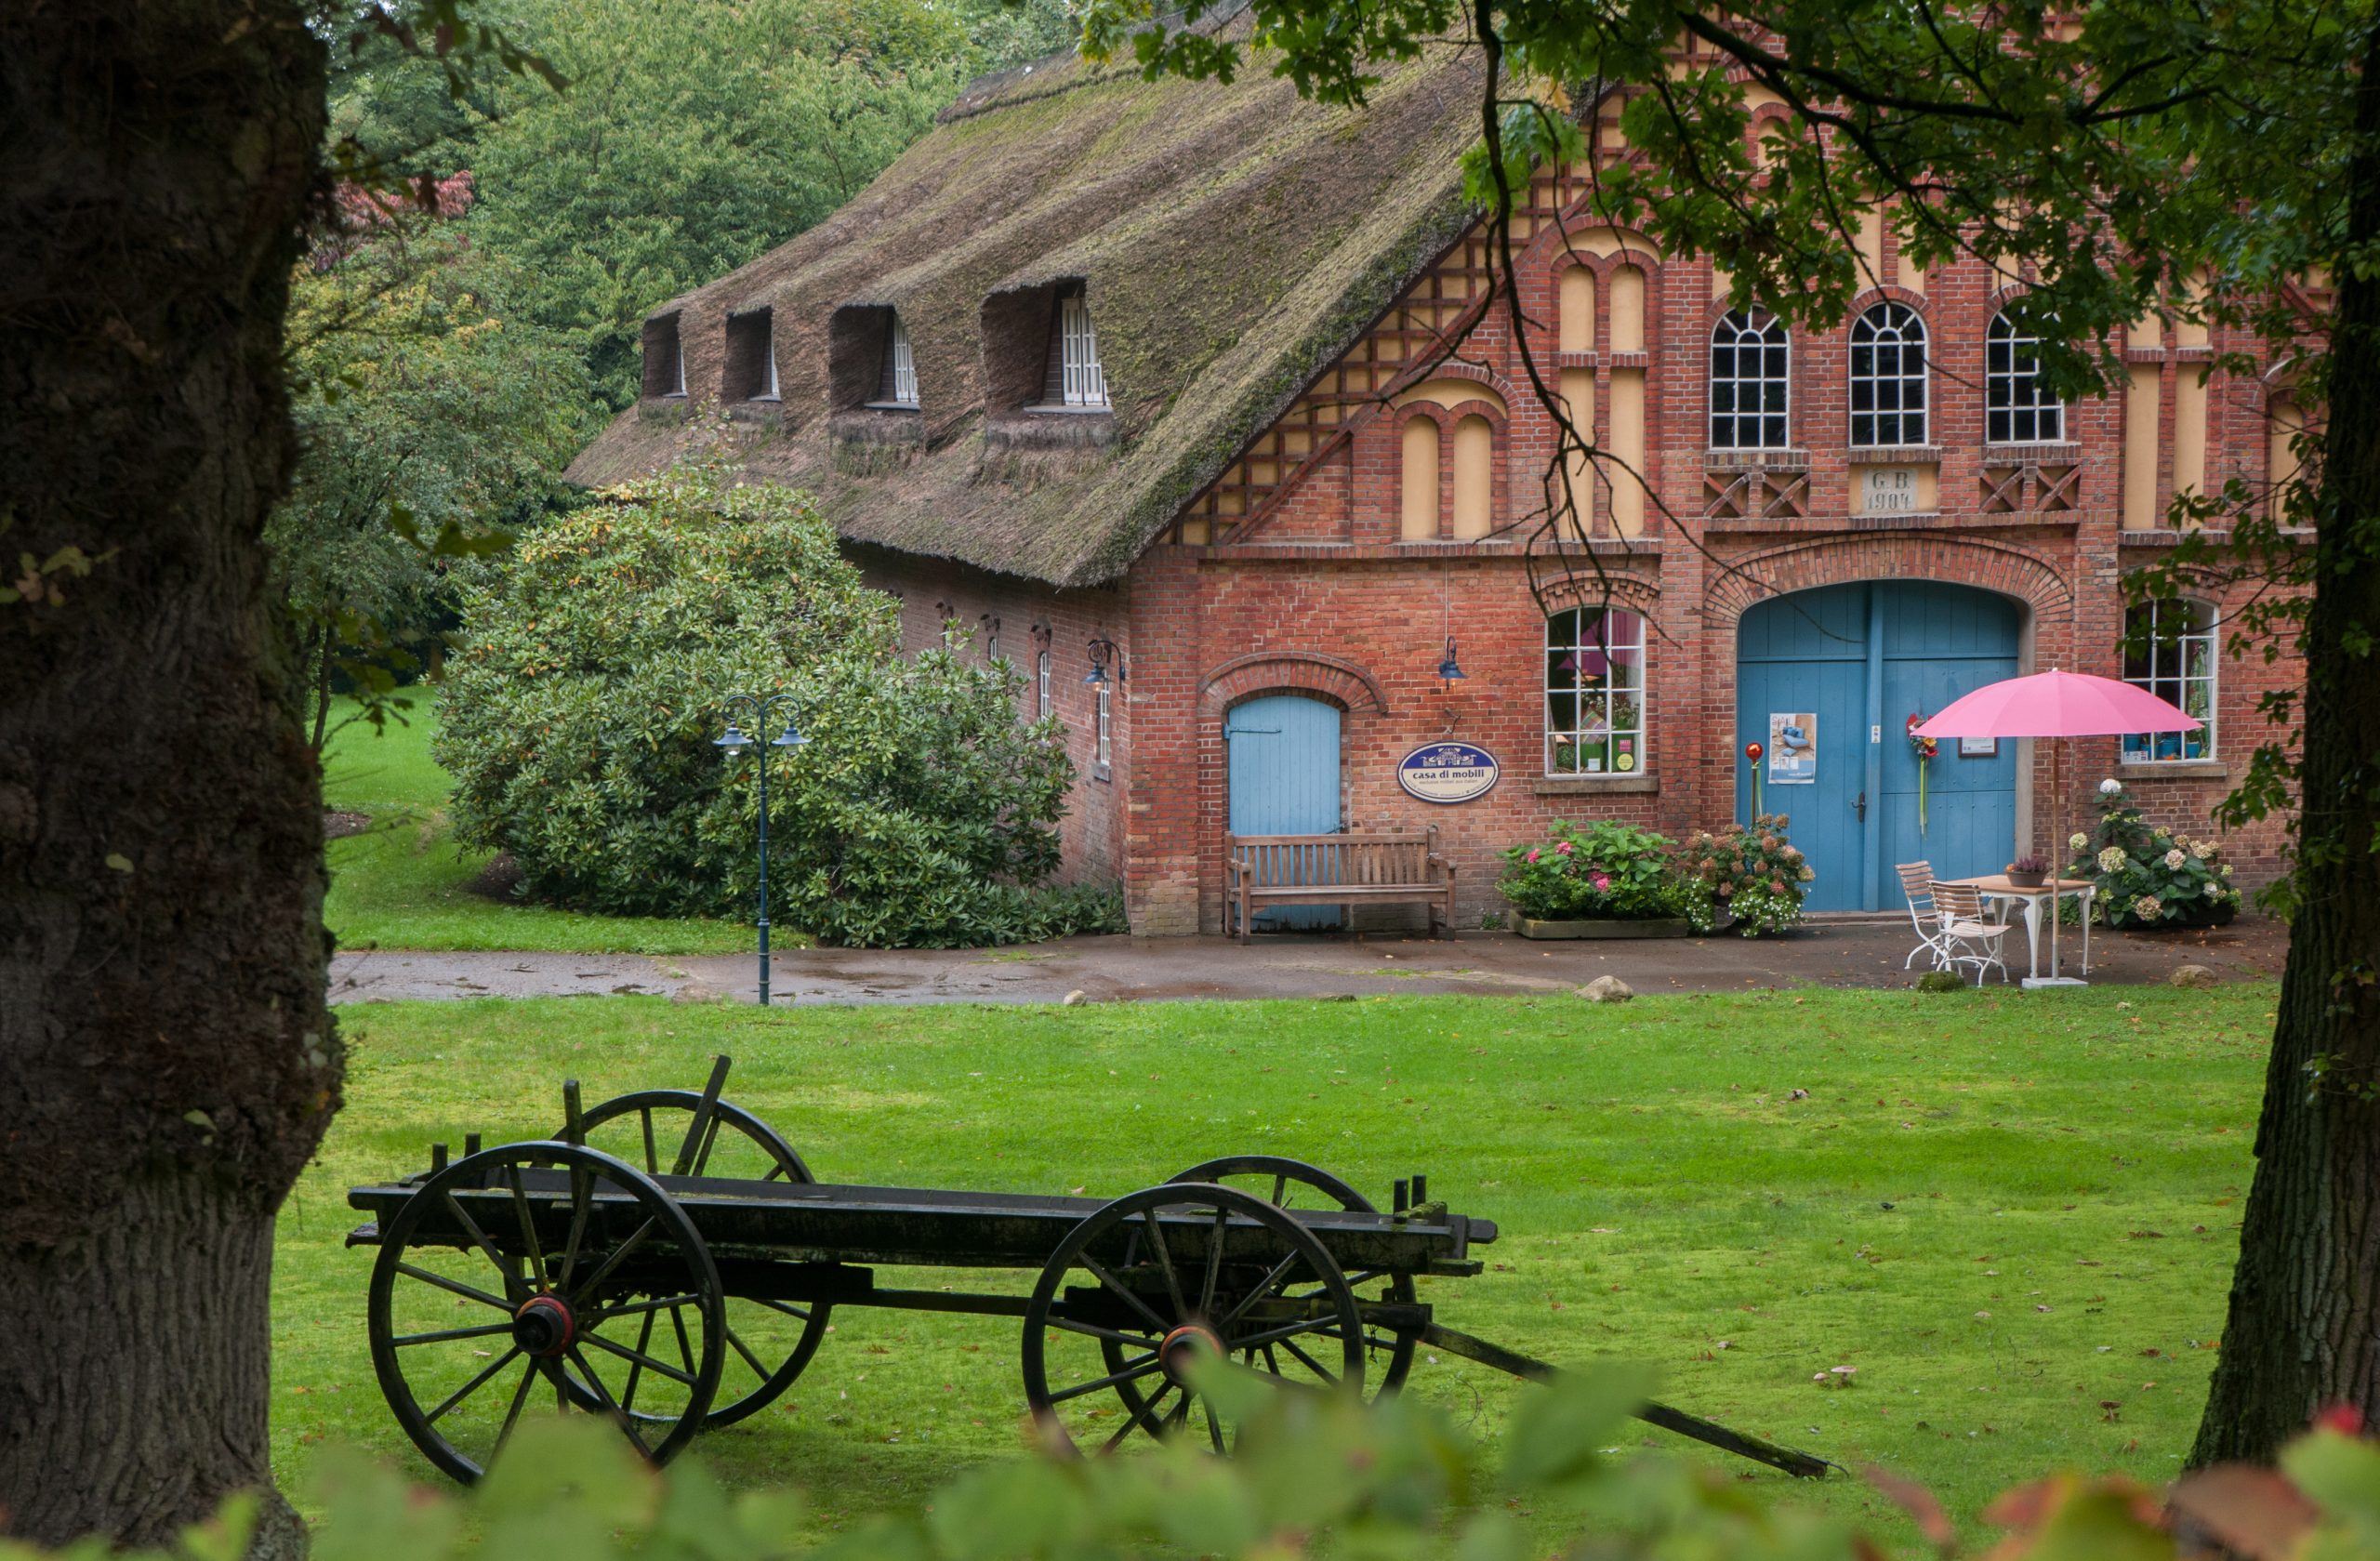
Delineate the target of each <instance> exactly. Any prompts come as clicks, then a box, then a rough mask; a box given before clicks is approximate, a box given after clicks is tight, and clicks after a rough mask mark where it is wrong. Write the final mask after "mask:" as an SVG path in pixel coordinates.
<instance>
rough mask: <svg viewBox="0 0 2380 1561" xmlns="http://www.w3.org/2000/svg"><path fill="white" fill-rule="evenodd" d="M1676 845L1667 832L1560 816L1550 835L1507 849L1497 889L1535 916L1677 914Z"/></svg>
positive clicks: (1539, 918) (1569, 918)
mask: <svg viewBox="0 0 2380 1561" xmlns="http://www.w3.org/2000/svg"><path fill="white" fill-rule="evenodd" d="M1672 849H1673V848H1672V845H1671V841H1670V839H1669V837H1668V836H1666V835H1657V834H1655V833H1654V832H1653V831H1651V830H1650V829H1639V828H1637V827H1635V826H1633V825H1630V824H1621V823H1618V822H1616V821H1614V820H1611V819H1603V820H1600V821H1598V822H1596V823H1593V824H1590V825H1588V826H1586V827H1584V828H1581V827H1579V826H1577V825H1575V824H1572V823H1569V822H1568V821H1567V820H1564V819H1556V820H1554V827H1553V828H1552V829H1551V830H1550V831H1549V832H1548V837H1547V839H1545V840H1542V841H1540V842H1538V843H1536V844H1533V845H1516V846H1514V847H1513V848H1512V849H1511V850H1510V851H1507V852H1505V853H1504V871H1503V875H1502V876H1501V878H1499V879H1498V880H1496V887H1497V889H1498V890H1499V891H1500V892H1501V893H1502V894H1503V896H1504V898H1505V899H1507V900H1510V901H1511V902H1512V904H1513V908H1514V910H1515V911H1517V912H1519V913H1520V914H1521V915H1523V916H1525V917H1527V918H1528V919H1530V920H1532V921H1581V920H1588V919H1602V918H1608V919H1619V920H1630V921H1634V920H1644V919H1650V918H1655V917H1662V916H1679V915H1683V914H1684V909H1683V903H1682V897H1681V895H1680V893H1679V889H1678V885H1677V883H1676V881H1675V878H1674V875H1673V871H1672V866H1671V860H1670V856H1671V852H1672Z"/></svg>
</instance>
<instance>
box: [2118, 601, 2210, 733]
mask: <svg viewBox="0 0 2380 1561" xmlns="http://www.w3.org/2000/svg"><path fill="white" fill-rule="evenodd" d="M2217 631H2218V623H2217V615H2216V613H2215V607H2214V605H2213V604H2212V603H2210V602H2199V601H2194V600H2192V599H2191V598H2189V597H2187V596H2176V597H2169V598H2164V599H2161V600H2158V601H2154V602H2137V603H2135V604H2134V606H2133V607H2132V608H2131V609H2130V610H2129V611H2127V612H2126V613H2125V614H2124V638H2123V680H2124V681H2126V682H2128V683H2132V684H2134V685H2135V686H2136V687H2140V688H2145V689H2147V690H2148V691H2149V693H2151V694H2153V695H2156V696H2157V697H2158V698H2160V699H2162V700H2164V701H2165V702H2166V703H2167V704H2169V705H2172V706H2174V707H2175V708H2177V709H2179V710H2180V711H2181V712H2182V713H2183V714H2184V715H2188V716H2196V717H2197V718H2198V719H2199V720H2200V721H2204V722H2205V723H2206V724H2205V725H2203V726H2202V727H2200V728H2199V729H2198V730H2197V731H2195V732H2135V733H2131V734H2127V735H2126V736H2125V737H2124V739H2123V748H2122V752H2123V761H2124V762H2125V763H2127V764H2150V763H2156V762H2159V761H2183V760H2191V759H2212V758H2214V757H2215V660H2216V655H2215V653H2216V649H2217Z"/></svg>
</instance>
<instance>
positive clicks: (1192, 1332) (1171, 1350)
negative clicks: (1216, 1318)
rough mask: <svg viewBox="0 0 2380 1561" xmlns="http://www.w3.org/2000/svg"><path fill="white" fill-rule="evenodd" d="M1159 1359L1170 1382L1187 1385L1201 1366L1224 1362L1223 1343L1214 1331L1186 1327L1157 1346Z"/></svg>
mask: <svg viewBox="0 0 2380 1561" xmlns="http://www.w3.org/2000/svg"><path fill="white" fill-rule="evenodd" d="M1221 1359H1223V1340H1222V1339H1221V1338H1219V1337H1218V1336H1217V1335H1216V1333H1215V1330H1214V1329H1211V1328H1207V1327H1203V1326H1201V1325H1200V1324H1197V1323H1194V1322H1193V1323H1183V1325H1182V1326H1181V1327H1180V1328H1177V1329H1174V1330H1173V1331H1172V1332H1170V1333H1169V1334H1167V1335H1166V1336H1165V1340H1164V1342H1163V1343H1160V1344H1158V1345H1157V1361H1158V1363H1159V1364H1160V1365H1162V1366H1163V1367H1164V1368H1165V1374H1166V1375H1167V1376H1168V1377H1169V1378H1170V1379H1172V1380H1173V1381H1174V1382H1184V1381H1186V1380H1187V1378H1188V1375H1189V1372H1190V1371H1191V1369H1193V1367H1194V1366H1195V1365H1196V1364H1197V1362H1199V1361H1202V1360H1221Z"/></svg>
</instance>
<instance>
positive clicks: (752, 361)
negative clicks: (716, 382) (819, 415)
mask: <svg viewBox="0 0 2380 1561" xmlns="http://www.w3.org/2000/svg"><path fill="white" fill-rule="evenodd" d="M775 322H776V314H775V311H774V310H770V309H747V310H746V311H743V312H742V313H740V314H731V315H729V316H728V317H727V352H726V355H725V358H724V360H723V362H722V364H721V371H720V399H721V400H722V401H727V402H739V401H775V400H777V399H778V397H777V341H776V324H775Z"/></svg>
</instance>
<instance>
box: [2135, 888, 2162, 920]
mask: <svg viewBox="0 0 2380 1561" xmlns="http://www.w3.org/2000/svg"><path fill="white" fill-rule="evenodd" d="M2132 914H2133V915H2135V916H2136V917H2138V918H2140V919H2142V920H2143V921H2155V920H2157V919H2160V918H2162V917H2163V916H2164V914H2165V902H2164V901H2162V900H2161V899H2159V898H2158V897H2157V896H2156V895H2154V894H2143V895H2142V896H2140V898H2138V899H2136V900H2135V901H2133V902H2132Z"/></svg>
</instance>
